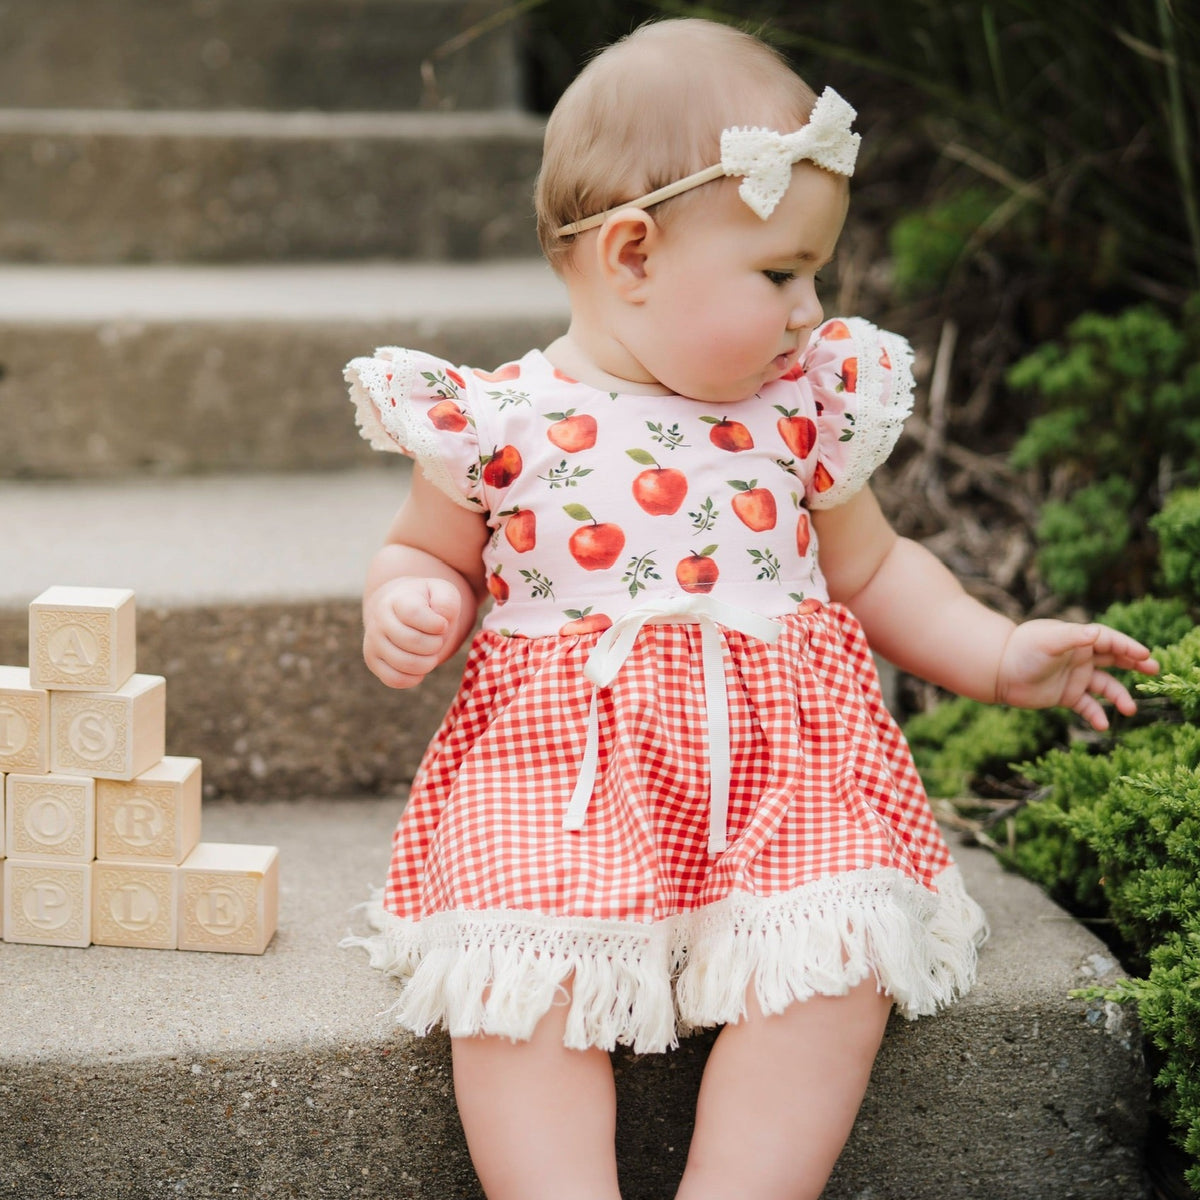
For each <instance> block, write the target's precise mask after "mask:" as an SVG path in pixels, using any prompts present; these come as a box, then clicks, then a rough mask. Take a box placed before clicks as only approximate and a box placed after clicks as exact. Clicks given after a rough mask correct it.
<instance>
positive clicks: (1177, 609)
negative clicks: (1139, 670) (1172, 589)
mask: <svg viewBox="0 0 1200 1200" xmlns="http://www.w3.org/2000/svg"><path fill="white" fill-rule="evenodd" d="M1096 620H1098V621H1100V622H1101V623H1102V624H1104V625H1109V626H1111V627H1112V628H1113V629H1116V630H1118V631H1119V632H1121V633H1127V634H1128V635H1129V636H1130V637H1131V638H1135V639H1136V640H1137V641H1139V642H1141V643H1142V645H1143V646H1149V647H1150V648H1151V649H1152V650H1155V649H1160V648H1161V647H1164V646H1170V645H1173V644H1174V643H1175V642H1178V641H1179V640H1180V639H1181V638H1183V637H1184V636H1186V635H1187V634H1188V633H1189V632H1190V631H1191V629H1192V627H1193V625H1194V624H1195V622H1193V620H1192V618H1191V615H1190V613H1189V612H1188V606H1187V605H1186V604H1185V603H1184V601H1183V600H1181V599H1180V598H1179V597H1178V596H1171V597H1169V598H1165V599H1164V598H1161V597H1158V596H1142V597H1140V598H1139V599H1137V600H1131V601H1129V602H1128V603H1122V602H1121V601H1117V602H1116V603H1114V604H1110V605H1109V606H1108V608H1106V609H1105V610H1104V612H1102V613H1101V614H1100V615H1099V616H1098V617H1097V618H1096Z"/></svg>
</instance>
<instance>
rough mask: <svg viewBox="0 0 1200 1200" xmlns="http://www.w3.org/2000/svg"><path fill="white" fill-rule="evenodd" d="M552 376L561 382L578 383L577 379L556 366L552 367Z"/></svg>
mask: <svg viewBox="0 0 1200 1200" xmlns="http://www.w3.org/2000/svg"><path fill="white" fill-rule="evenodd" d="M554 378H555V379H561V380H562V381H563V383H578V382H579V380H578V379H572V378H571V376H570V375H568V374H567V373H566V372H565V371H560V370H559V369H558V368H557V367H555V368H554Z"/></svg>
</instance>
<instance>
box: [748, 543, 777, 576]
mask: <svg viewBox="0 0 1200 1200" xmlns="http://www.w3.org/2000/svg"><path fill="white" fill-rule="evenodd" d="M746 553H747V554H749V555H750V562H751V563H752V564H753V565H754V566H756V567H758V569H759V570H758V574H757V575H756V576H755V579H771V580H778V578H779V559H777V558H776V557H775V555H773V554H772V553H771V552H770V550H747V551H746Z"/></svg>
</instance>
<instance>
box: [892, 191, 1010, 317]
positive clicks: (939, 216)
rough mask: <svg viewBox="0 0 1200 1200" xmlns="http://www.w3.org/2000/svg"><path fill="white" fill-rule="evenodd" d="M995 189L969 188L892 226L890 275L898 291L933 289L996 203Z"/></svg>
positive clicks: (943, 283)
mask: <svg viewBox="0 0 1200 1200" xmlns="http://www.w3.org/2000/svg"><path fill="white" fill-rule="evenodd" d="M1002 199H1003V197H1002V196H1000V195H998V194H997V193H996V191H995V190H993V189H987V188H981V187H969V188H966V189H964V190H963V191H961V192H956V193H954V194H953V195H951V196H949V197H948V198H947V199H945V200H943V201H941V202H940V203H935V204H933V205H931V206H930V207H928V208H926V209H923V210H921V211H920V212H914V213H909V214H907V215H906V216H903V217H901V218H900V220H898V221H897V222H896V224H895V225H893V226H892V230H891V235H890V242H891V251H892V277H893V281H894V283H895V285H896V289H897V291H898V292H899V293H900V294H901V295H906V296H913V295H921V294H923V293H928V292H934V291H938V290H939V289H941V288H943V287H945V286H946V284H947V282H948V281H949V280H950V277H951V275H952V274H953V273H954V269H955V268H956V267H957V266H958V265H959V263H960V262H961V261H962V260H963V257H964V255H965V254H966V253H967V252H968V250H969V249H970V248H971V246H972V245H973V244H974V239H975V238H976V237H977V236H978V235H979V233H980V230H981V229H982V228H983V227H984V226H985V223H986V221H987V219H988V218H989V217H990V216H992V215H993V214H994V213H995V212H996V210H997V208H998V207H999V205H1000V203H1001V200H1002Z"/></svg>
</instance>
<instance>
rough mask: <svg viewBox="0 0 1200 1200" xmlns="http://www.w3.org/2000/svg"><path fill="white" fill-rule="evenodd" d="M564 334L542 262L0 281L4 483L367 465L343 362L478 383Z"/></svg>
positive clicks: (139, 271) (138, 270)
mask: <svg viewBox="0 0 1200 1200" xmlns="http://www.w3.org/2000/svg"><path fill="white" fill-rule="evenodd" d="M566 324H567V308H566V293H565V291H564V289H563V288H562V286H561V284H560V283H559V282H558V280H557V279H556V278H555V276H554V275H553V273H552V272H551V271H550V270H549V268H548V267H546V266H545V265H544V264H543V263H542V262H541V260H537V259H528V260H513V261H507V260H506V261H498V262H492V263H482V264H474V265H433V264H427V265H423V264H409V265H402V264H381V263H364V264H349V265H346V264H341V265H336V266H335V265H307V266H288V265H278V266H261V265H260V266H240V267H233V266H225V267H195V266H193V267H166V266H155V267H82V268H77V267H58V266H43V267H14V266H8V267H2V266H0V478H45V477H56V478H96V477H106V476H121V475H129V474H132V473H150V474H156V475H166V474H180V473H194V472H211V471H243V470H312V469H326V468H343V467H349V466H353V465H355V464H359V465H362V464H366V463H369V462H374V461H376V460H377V459H378V457H379V456H378V455H377V454H376V453H375V452H374V451H371V450H370V449H369V448H368V447H367V445H366V443H365V442H364V441H363V440H362V439H361V438H360V437H359V436H358V431H357V430H356V428H355V426H354V420H353V416H352V413H351V409H350V405H349V403H348V402H347V400H346V390H345V386H344V384H343V382H342V378H341V370H342V365H343V364H344V363H345V362H346V361H347V360H348V359H349V358H351V357H353V356H354V355H356V354H363V353H370V351H371V350H373V349H374V348H375V347H376V346H379V345H385V344H387V345H391V344H399V345H413V346H420V347H421V348H422V349H427V350H429V351H431V352H432V353H436V354H442V355H444V356H446V357H448V358H451V359H453V360H454V361H455V362H468V363H478V364H479V365H481V366H485V367H490V366H494V365H496V364H498V363H501V362H504V361H505V360H506V359H511V358H516V357H519V356H520V355H521V354H523V353H525V351H526V350H528V349H529V348H530V347H531V346H535V345H543V346H544V345H546V344H547V343H548V342H549V341H551V340H553V338H555V337H556V336H557V335H558V334H559V333H560V332H561V331H562V330H563V329H565V328H566Z"/></svg>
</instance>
